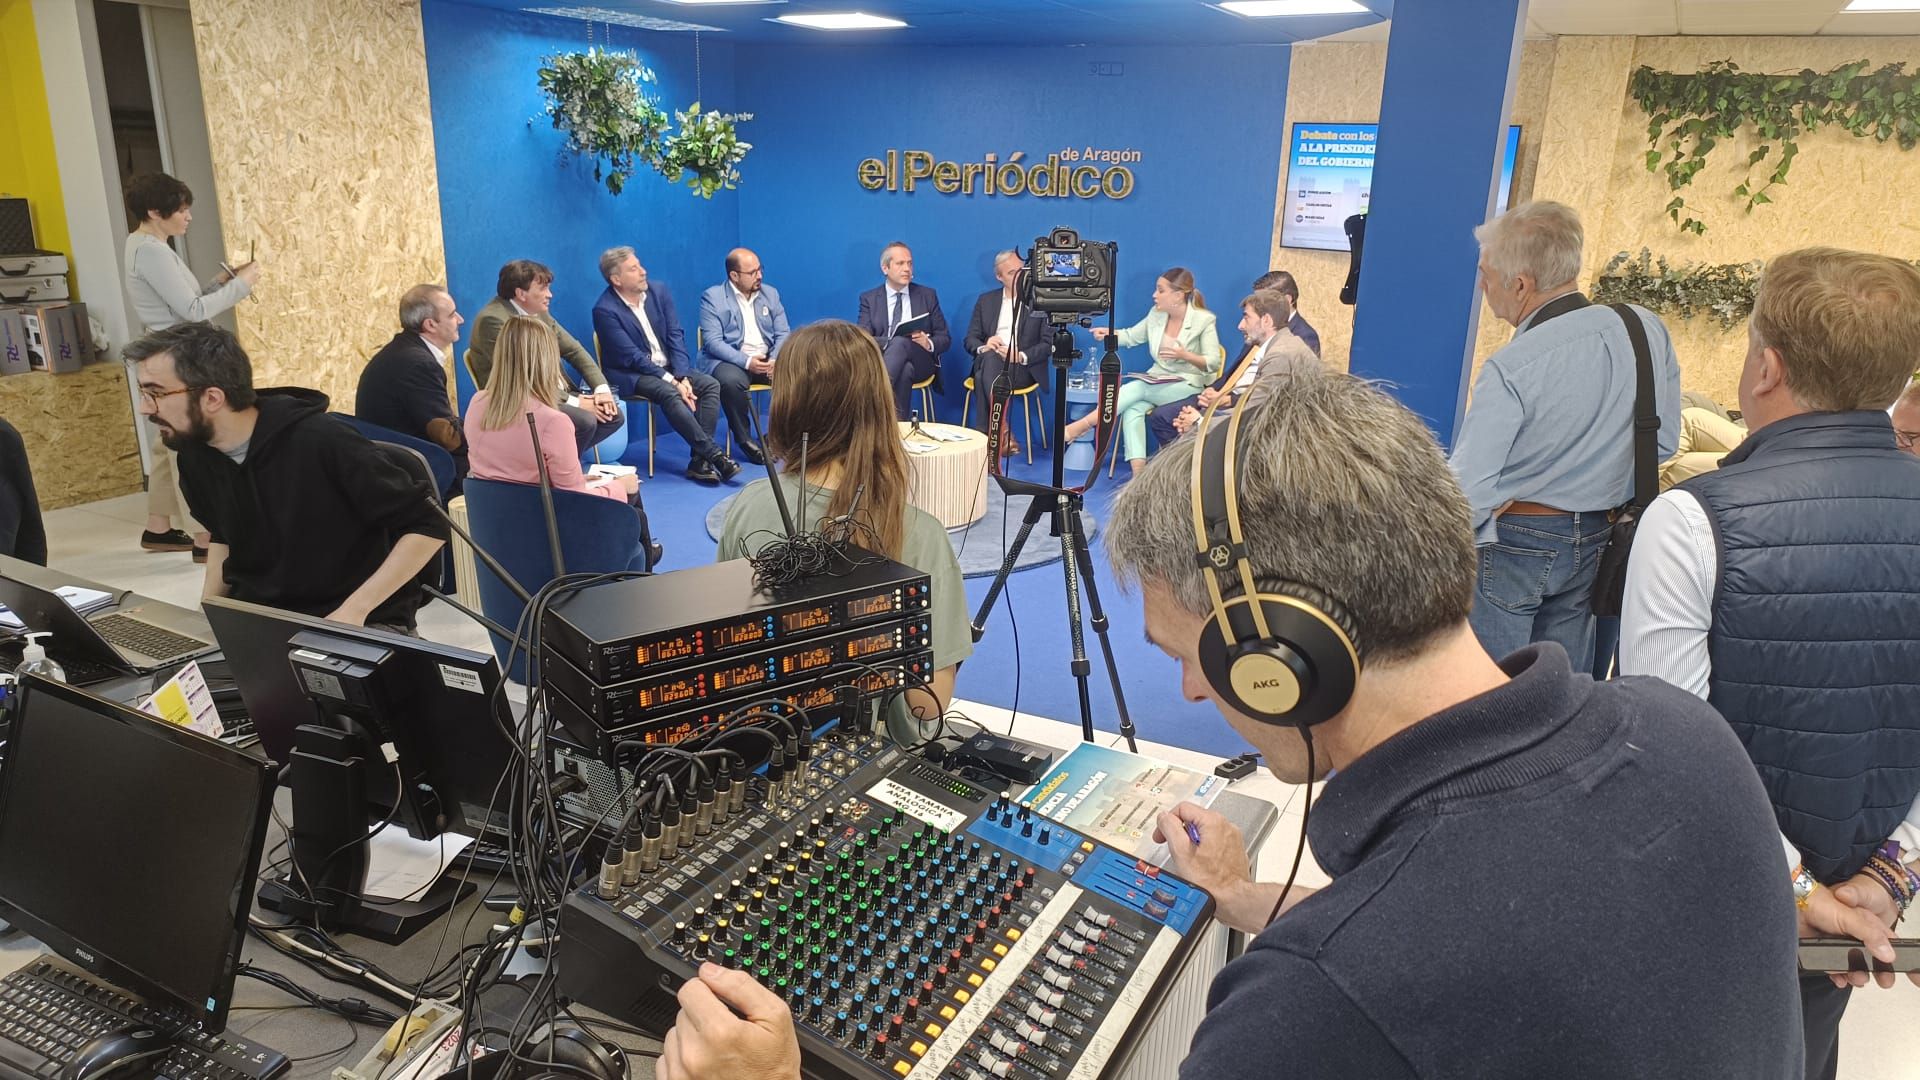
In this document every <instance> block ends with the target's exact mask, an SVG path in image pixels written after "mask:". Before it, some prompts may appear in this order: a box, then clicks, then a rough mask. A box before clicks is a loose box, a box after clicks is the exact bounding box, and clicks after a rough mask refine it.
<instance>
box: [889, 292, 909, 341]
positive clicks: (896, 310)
mask: <svg viewBox="0 0 1920 1080" xmlns="http://www.w3.org/2000/svg"><path fill="white" fill-rule="evenodd" d="M906 295H907V294H906V293H905V292H897V293H894V294H893V317H892V318H891V319H888V320H887V336H888V337H892V336H893V328H894V327H896V326H899V325H900V301H902V300H904V299H906Z"/></svg>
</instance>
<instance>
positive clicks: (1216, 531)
mask: <svg viewBox="0 0 1920 1080" xmlns="http://www.w3.org/2000/svg"><path fill="white" fill-rule="evenodd" d="M1224 400H1226V398H1225V396H1224V395H1223V396H1222V398H1221V401H1224ZM1220 403H1221V402H1220V401H1216V402H1215V403H1214V406H1215V407H1216V408H1217V407H1218V406H1219V404H1220ZM1213 411H1214V410H1213V408H1209V409H1207V410H1206V411H1205V413H1204V415H1203V416H1202V417H1201V420H1200V430H1199V434H1198V436H1197V439H1196V442H1197V445H1196V446H1195V448H1194V453H1193V535H1194V543H1195V544H1196V545H1197V548H1198V553H1197V555H1196V559H1197V561H1198V562H1199V564H1200V572H1201V574H1202V575H1203V576H1204V577H1205V579H1206V582H1207V596H1208V598H1209V599H1210V600H1211V601H1212V603H1213V615H1212V617H1210V618H1209V619H1208V620H1207V625H1206V626H1205V627H1204V628H1203V629H1202V630H1201V632H1200V669H1201V672H1202V673H1203V674H1204V675H1205V676H1206V679H1207V683H1208V684H1209V685H1210V686H1212V687H1213V691H1214V693H1215V694H1217V695H1218V696H1219V697H1220V699H1221V700H1222V701H1225V702H1227V703H1228V704H1229V705H1231V706H1233V708H1234V709H1236V710H1237V711H1239V712H1241V713H1243V714H1245V715H1247V716H1249V717H1252V718H1253V719H1255V720H1260V721H1264V722H1266V723H1269V724H1286V725H1291V726H1296V727H1301V728H1308V727H1312V726H1313V725H1315V724H1320V723H1324V722H1325V721H1327V720H1330V719H1332V718H1333V717H1334V716H1336V715H1338V714H1339V712H1340V710H1342V709H1344V708H1346V707H1347V702H1349V701H1351V700H1352V699H1353V688H1354V684H1355V682H1356V681H1358V679H1359V677H1360V635H1359V633H1358V632H1357V631H1356V630H1355V629H1354V625H1353V619H1352V617H1351V616H1349V615H1348V614H1347V611H1346V609H1345V608H1344V607H1342V606H1341V604H1340V602H1339V601H1338V600H1336V599H1334V598H1333V597H1331V596H1328V595H1327V594H1325V593H1323V592H1321V591H1320V590H1318V589H1315V588H1313V587H1311V586H1308V585H1303V584H1300V583H1298V582H1291V581H1281V582H1277V583H1273V585H1272V589H1271V591H1266V592H1263V591H1261V589H1260V587H1259V586H1258V585H1257V584H1256V583H1255V581H1254V575H1253V566H1252V565H1251V564H1250V563H1248V561H1247V547H1246V541H1245V536H1244V534H1243V533H1242V532H1241V528H1240V500H1239V487H1240V461H1239V455H1238V453H1237V452H1236V451H1237V444H1238V442H1239V438H1240V418H1241V417H1243V416H1245V415H1246V413H1247V409H1246V408H1245V407H1244V406H1242V407H1241V408H1237V409H1234V410H1233V414H1232V416H1231V418H1230V419H1229V420H1228V421H1227V422H1226V423H1225V424H1214V423H1211V420H1212V418H1213Z"/></svg>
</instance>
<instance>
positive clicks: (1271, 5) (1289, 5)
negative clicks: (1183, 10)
mask: <svg viewBox="0 0 1920 1080" xmlns="http://www.w3.org/2000/svg"><path fill="white" fill-rule="evenodd" d="M1220 7H1221V8H1222V9H1223V10H1226V11H1231V12H1233V13H1234V14H1235V15H1245V16H1247V17H1248V18H1251V19H1270V18H1274V17H1275V16H1280V15H1371V14H1373V12H1371V11H1369V10H1368V9H1366V8H1364V7H1362V6H1361V5H1359V4H1357V3H1354V0H1221V4H1220Z"/></svg>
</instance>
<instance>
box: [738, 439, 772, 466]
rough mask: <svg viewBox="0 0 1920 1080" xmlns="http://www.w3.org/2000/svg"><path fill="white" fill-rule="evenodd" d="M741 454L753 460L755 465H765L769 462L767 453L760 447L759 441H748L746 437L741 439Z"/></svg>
mask: <svg viewBox="0 0 1920 1080" xmlns="http://www.w3.org/2000/svg"><path fill="white" fill-rule="evenodd" d="M740 456H741V457H743V458H746V459H747V460H748V461H751V462H753V463H754V464H755V465H765V464H766V463H767V455H766V453H765V452H764V451H762V450H761V449H760V444H759V443H757V442H748V441H746V440H745V439H742V440H740Z"/></svg>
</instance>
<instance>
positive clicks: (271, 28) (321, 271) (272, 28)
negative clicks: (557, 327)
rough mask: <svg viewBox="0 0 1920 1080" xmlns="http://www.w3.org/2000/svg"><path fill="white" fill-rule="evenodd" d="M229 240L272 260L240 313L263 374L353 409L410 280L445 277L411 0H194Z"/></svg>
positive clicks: (259, 377) (261, 381) (258, 376)
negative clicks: (364, 375) (367, 367)
mask: <svg viewBox="0 0 1920 1080" xmlns="http://www.w3.org/2000/svg"><path fill="white" fill-rule="evenodd" d="M193 31H194V48H195V51H196V53H197V54H198V56H199V61H200V76H201V85H202V87H203V90H204V94H205V98H206V109H207V128H208V131H209V134H210V137H211V142H212V150H213V167H214V176H215V177H216V183H217V186H218V187H219V195H220V204H221V205H220V209H221V213H222V215H223V218H224V224H225V228H226V237H227V244H228V247H229V248H232V249H234V250H236V251H239V252H242V253H244V252H245V251H246V249H247V245H248V244H249V243H252V244H254V245H255V250H256V252H257V254H258V255H259V258H260V260H261V265H262V268H263V271H264V272H263V274H262V277H261V279H260V283H259V284H258V286H256V288H255V291H254V294H253V299H251V300H248V301H245V302H243V303H241V305H240V306H239V308H238V309H236V312H235V315H236V319H237V321H238V325H239V330H240V339H241V342H242V344H244V345H245V346H246V349H247V353H248V355H249V356H251V357H252V359H253V364H254V382H255V384H256V385H258V386H281V385H299V386H309V387H313V388H315V389H319V390H322V391H325V392H326V393H327V394H328V395H329V396H330V397H331V398H332V399H333V408H334V409H335V410H337V411H340V412H351V411H353V394H354V387H355V386H356V385H357V383H358V381H359V374H360V369H361V368H362V367H363V366H364V365H365V364H366V361H367V357H369V356H371V355H372V354H373V352H374V350H376V349H378V348H379V347H380V346H381V345H382V344H385V343H386V341H387V339H388V338H390V337H392V336H393V334H394V332H395V331H396V330H398V329H399V321H398V320H399V316H398V314H397V308H398V305H399V300H400V294H401V293H403V292H405V291H406V289H407V288H408V287H409V286H411V285H415V284H418V283H420V282H443V281H445V280H446V255H445V249H444V248H443V247H442V245H441V234H440V195H439V185H438V183H437V181H436V178H435V166H434V152H433V123H432V118H431V116H430V114H429V111H428V106H427V62H426V46H425V40H424V38H423V36H422V34H421V29H420V8H419V4H418V3H417V0H297V2H288V0H194V4H193Z"/></svg>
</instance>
